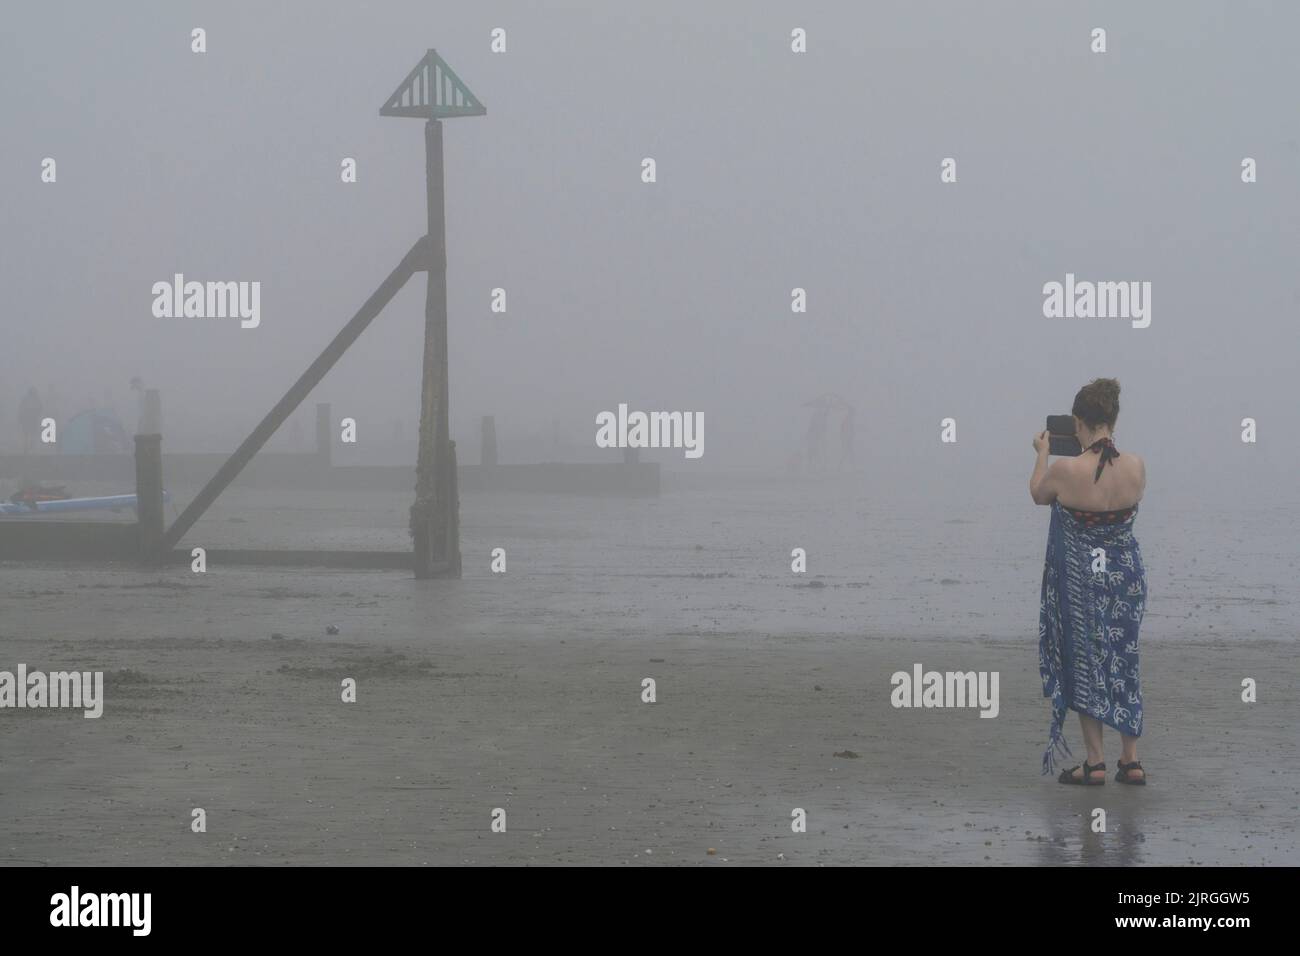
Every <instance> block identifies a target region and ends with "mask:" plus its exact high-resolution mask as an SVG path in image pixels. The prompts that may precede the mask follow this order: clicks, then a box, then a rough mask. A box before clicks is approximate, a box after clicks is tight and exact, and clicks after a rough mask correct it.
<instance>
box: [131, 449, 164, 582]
mask: <svg viewBox="0 0 1300 956" xmlns="http://www.w3.org/2000/svg"><path fill="white" fill-rule="evenodd" d="M135 513H136V526H137V527H138V528H139V531H140V557H141V558H143V559H144V560H145V561H154V560H158V559H160V558H161V557H162V554H161V549H160V544H161V542H162V537H163V481H162V435H136V436H135Z"/></svg>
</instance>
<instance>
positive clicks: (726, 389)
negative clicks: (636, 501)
mask: <svg viewBox="0 0 1300 956" xmlns="http://www.w3.org/2000/svg"><path fill="white" fill-rule="evenodd" d="M3 21H4V28H3V32H2V33H0V121H2V125H0V129H2V130H3V132H2V133H0V141H2V142H3V148H0V208H2V210H3V213H2V215H3V222H4V228H3V230H0V285H2V287H3V290H4V298H3V303H2V304H0V325H2V327H3V340H2V341H3V347H0V448H2V449H12V448H14V446H15V442H16V432H17V429H16V425H15V415H16V407H17V404H18V401H19V399H20V397H21V395H22V393H23V392H24V391H25V390H26V389H27V388H28V386H30V385H35V386H37V387H38V388H39V389H40V390H41V392H42V394H45V393H46V392H47V389H48V387H49V386H53V387H54V390H55V394H56V395H57V396H58V402H59V403H60V404H61V405H62V408H61V409H60V411H61V413H62V414H64V415H67V414H71V413H72V412H74V411H77V410H79V409H81V408H85V407H87V406H88V405H104V404H112V405H115V406H116V407H117V408H118V409H119V411H120V412H121V413H122V417H123V419H124V420H126V421H129V422H130V424H132V425H134V417H133V411H132V410H133V408H134V405H133V403H134V401H135V396H134V394H133V393H132V392H131V390H130V389H129V383H130V380H131V379H132V378H133V377H137V376H138V377H139V378H140V379H141V380H142V381H143V383H144V384H145V385H146V386H148V387H153V388H159V389H161V392H162V396H163V403H164V416H165V421H166V430H165V434H164V448H165V449H169V450H174V451H181V450H185V451H200V450H201V451H224V450H228V449H233V447H234V446H235V445H236V444H237V443H238V442H239V440H240V439H242V438H243V436H244V435H245V434H247V432H248V431H249V430H250V429H251V428H252V427H253V426H254V425H255V424H256V423H257V421H258V420H259V419H260V418H261V417H262V415H263V414H265V412H266V411H267V410H268V409H269V408H270V406H271V405H272V404H273V403H274V402H275V401H276V400H277V399H278V398H279V397H280V396H281V395H282V394H283V393H284V391H285V390H286V389H287V388H288V387H289V385H290V384H292V382H293V381H294V380H295V379H296V378H297V377H298V375H299V374H300V373H301V372H302V371H303V370H304V369H305V368H306V367H307V365H308V364H309V363H310V362H311V360H312V359H313V358H315V356H316V355H317V354H318V352H319V351H320V349H321V348H322V347H323V346H324V345H325V343H327V342H328V341H329V339H330V338H331V337H332V336H333V335H334V334H335V332H337V331H338V329H339V328H341V327H342V326H343V324H344V323H345V322H346V321H347V320H348V319H349V318H350V317H351V316H352V314H353V313H354V312H355V311H356V309H357V308H358V307H359V306H360V305H361V303H362V302H364V301H365V299H366V298H367V297H368V296H369V295H370V294H371V292H372V291H373V290H374V289H375V287H376V286H377V285H378V284H379V283H380V282H381V281H382V280H383V279H384V277H385V276H387V275H388V273H389V272H390V271H391V270H392V269H393V267H394V266H395V265H396V264H397V262H398V261H399V260H400V259H401V257H402V256H403V255H404V254H405V252H406V251H407V249H408V248H410V246H411V244H412V243H413V242H414V241H415V240H416V239H417V238H418V237H419V236H421V235H422V234H423V233H424V231H425V183H424V168H423V164H424V149H423V146H424V143H423V134H422V122H421V121H418V120H415V119H403V118H390V117H381V116H380V115H379V108H380V106H381V105H382V104H383V103H384V102H385V100H386V99H387V98H388V96H389V95H390V94H391V93H392V92H393V91H394V90H395V89H396V88H397V87H398V85H399V84H400V83H401V81H402V79H403V78H404V77H405V76H406V74H407V73H408V71H410V70H411V68H412V67H413V66H415V64H416V62H417V61H418V60H419V59H420V58H421V56H423V54H424V53H425V50H426V48H428V47H435V48H437V50H438V52H439V53H440V54H441V55H442V56H443V57H444V58H445V59H446V60H447V62H448V63H450V64H451V66H452V67H453V68H454V69H455V71H456V72H457V73H458V74H459V76H460V77H461V79H462V80H463V81H464V82H465V84H466V85H467V86H468V87H469V89H471V90H472V91H473V92H474V94H475V95H476V96H477V97H478V98H479V99H480V100H481V101H482V102H483V103H484V105H485V106H486V108H487V115H486V116H482V117H466V118H455V119H448V120H446V121H444V137H445V154H446V168H445V178H446V195H447V202H446V223H447V259H448V306H449V316H450V351H451V418H452V437H453V438H456V439H457V440H458V441H459V442H460V444H461V447H462V449H463V451H462V460H463V461H471V460H476V456H477V448H478V422H479V419H480V417H481V416H483V415H495V416H496V421H497V428H498V432H499V435H500V439H501V457H502V460H503V461H520V460H538V459H541V458H544V457H547V456H548V455H551V456H554V457H563V456H566V455H567V456H573V457H577V456H581V457H585V458H587V459H589V460H590V459H594V458H597V457H600V456H601V455H604V456H610V457H611V458H614V457H616V456H617V455H618V452H617V451H605V452H598V451H597V449H596V448H595V433H596V425H595V419H596V415H597V414H598V413H599V412H601V411H604V410H612V409H617V407H618V405H619V403H627V404H628V405H629V406H630V407H631V408H633V409H641V410H645V411H654V410H665V411H672V410H678V411H691V412H698V413H702V414H703V416H704V420H705V423H706V425H705V432H704V454H703V456H702V457H701V458H699V459H697V460H688V459H687V458H686V457H685V456H684V455H683V454H682V452H681V451H680V450H672V451H656V452H651V453H649V454H648V455H647V457H648V458H650V459H652V460H656V461H660V462H662V463H663V465H664V467H665V468H667V469H671V470H672V471H674V472H682V471H686V472H690V471H695V472H702V473H708V472H721V471H729V470H742V469H743V470H750V471H758V472H763V471H766V472H770V473H771V474H773V475H779V474H782V473H783V472H784V471H785V469H786V465H787V462H788V460H789V459H790V458H791V456H792V455H795V454H797V453H798V451H799V449H800V446H801V442H802V441H803V437H804V433H805V431H806V429H807V427H808V421H809V415H810V410H809V408H808V406H807V405H806V404H805V403H807V402H809V401H810V400H812V399H814V398H815V397H817V396H818V395H822V394H824V393H827V392H833V393H836V394H838V395H839V396H842V397H843V399H844V400H845V401H847V402H848V403H851V404H852V405H853V406H854V407H855V409H856V446H857V447H856V463H857V468H858V470H859V472H860V473H861V475H862V479H861V480H862V482H863V488H864V489H867V490H870V492H871V493H872V494H878V495H879V496H880V498H881V500H882V502H887V501H889V500H893V499H899V498H904V497H905V498H908V499H915V498H916V497H917V496H940V497H942V496H949V495H957V496H965V495H967V494H971V493H975V494H978V495H981V496H984V497H989V496H991V497H994V498H1001V497H1004V496H1007V497H1009V496H1015V497H1017V498H1023V499H1024V500H1025V503H1026V504H1028V496H1027V491H1026V482H1027V479H1028V475H1029V471H1030V468H1031V466H1032V463H1033V451H1032V450H1031V448H1030V440H1031V438H1032V436H1033V434H1034V432H1036V431H1037V430H1039V429H1041V428H1042V427H1043V418H1044V416H1046V415H1047V414H1051V413H1066V412H1068V411H1069V410H1070V403H1071V400H1072V398H1073V396H1074V393H1075V391H1076V390H1077V389H1078V388H1079V387H1080V386H1081V385H1083V384H1084V383H1086V382H1087V381H1089V380H1090V379H1092V378H1094V377H1097V376H1115V377H1117V378H1118V379H1119V380H1120V382H1121V384H1122V386H1123V394H1122V396H1121V405H1122V411H1121V415H1120V419H1119V424H1118V428H1117V430H1116V440H1117V444H1118V446H1119V447H1120V449H1121V450H1124V449H1126V448H1130V449H1133V450H1135V451H1137V452H1139V453H1141V454H1143V455H1144V456H1145V457H1146V458H1147V463H1148V472H1149V475H1150V486H1149V490H1148V496H1149V497H1150V496H1151V495H1153V494H1156V493H1159V494H1160V495H1163V496H1165V500H1167V501H1171V502H1172V501H1178V502H1179V503H1181V504H1183V505H1186V506H1195V505H1196V504H1197V502H1201V501H1206V502H1213V501H1216V500H1224V499H1225V498H1227V499H1232V500H1234V501H1237V502H1239V503H1250V502H1252V501H1256V502H1258V503H1259V504H1260V505H1261V506H1266V505H1268V504H1269V503H1271V502H1273V501H1276V500H1278V499H1286V500H1290V501H1295V500H1296V499H1297V497H1300V493H1298V492H1297V491H1296V482H1295V475H1296V474H1297V470H1298V468H1300V454H1298V453H1297V451H1296V446H1295V442H1294V422H1293V418H1294V416H1295V414H1296V411H1297V406H1298V404H1300V403H1297V401H1296V387H1297V386H1296V380H1297V375H1296V372H1297V367H1298V365H1300V362H1298V352H1300V346H1298V337H1297V334H1296V321H1297V312H1298V311H1300V291H1298V290H1300V272H1298V271H1297V268H1296V263H1297V252H1300V225H1298V224H1300V216H1298V214H1300V187H1298V186H1297V178H1298V177H1300V127H1297V120H1296V108H1295V95H1296V90H1297V89H1300V59H1298V58H1297V57H1296V54H1295V38H1296V36H1297V35H1298V31H1300V7H1297V6H1296V5H1294V4H1290V3H1258V4H1232V5H1228V4H1223V3H1202V2H1195V3H1191V2H1166V3H1149V4H1132V3H1112V4H1088V5H1086V8H1085V6H1084V5H1069V6H1065V5H1059V4H1040V3H1031V2H1020V3H1002V4H968V3H913V2H895V3H872V4H861V3H816V4H795V3H790V4H754V3H715V2H710V3H687V2H680V3H670V2H656V3H653V4H650V3H637V4H631V3H620V4H612V3H601V2H591V3H563V4H546V5H541V4H523V3H501V4H489V3H474V4H464V3H455V4H452V3H429V2H386V3H373V4H349V5H346V6H339V5H329V6H328V7H326V6H324V5H320V4H316V3H308V2H293V3H273V4H268V3H251V2H244V3H235V4H226V3H221V4H216V3H201V4H185V3H172V2H154V3H130V4H102V5H100V4H95V5H92V4H12V5H9V6H7V7H6V8H5V10H4V13H3ZM1261 22H1266V23H1267V24H1268V25H1267V26H1266V27H1262V26H1261ZM196 27H201V28H203V29H204V30H205V31H206V41H207V51H206V52H205V53H201V54H199V53H194V52H192V50H191V31H192V30H193V29H194V28H196ZM1096 27H1102V28H1105V30H1106V31H1107V45H1108V49H1107V52H1105V53H1104V54H1099V53H1094V52H1093V51H1092V50H1091V49H1090V44H1091V41H1090V34H1091V31H1092V30H1093V29H1094V28H1096ZM494 28H501V29H503V30H504V31H505V37H506V44H507V49H506V52H504V53H494V52H492V50H491V47H490V42H491V31H492V30H493V29H494ZM794 28H803V29H805V30H806V31H807V52H806V53H803V54H796V53H793V52H792V51H791V31H792V30H793V29H794ZM47 157H48V158H53V159H54V160H55V161H56V163H57V180H56V181H55V182H54V183H48V182H43V181H42V175H41V174H42V161H43V160H44V159H46V158H47ZM349 157H350V158H353V159H355V160H356V168H357V182H356V183H344V182H342V180H341V176H340V168H341V163H342V162H343V160H344V159H345V158H349ZM647 157H650V158H653V159H654V160H655V163H656V174H657V181H656V182H654V183H652V184H647V183H644V182H643V181H642V161H643V159H645V158H647ZM949 157H951V158H954V159H955V160H956V170H957V181H956V182H955V183H944V182H941V179H940V173H941V163H942V161H943V160H944V159H945V158H949ZM1246 157H1250V158H1253V159H1254V160H1255V161H1256V164H1257V169H1258V181H1257V182H1254V183H1244V182H1243V181H1242V165H1241V164H1242V161H1243V159H1244V158H1246ZM176 273H182V274H184V276H185V277H186V279H187V280H189V279H192V280H198V281H215V280H220V281H259V282H260V283H261V303H260V306H261V310H260V324H259V325H258V327H256V328H241V327H240V322H239V321H238V319H232V318H158V317H156V316H155V315H154V314H153V312H152V310H151V307H152V304H153V301H154V296H153V294H152V292H151V288H152V286H153V284H154V283H155V282H160V281H162V282H170V281H171V280H172V277H173V275H174V274H176ZM1067 273H1072V274H1074V275H1075V276H1077V277H1078V279H1079V280H1091V281H1139V282H1150V283H1151V303H1150V304H1151V315H1150V319H1151V322H1150V325H1149V327H1147V328H1134V327H1133V325H1132V323H1130V322H1129V321H1127V320H1125V319H1115V318H1068V319H1067V318H1047V317H1045V316H1044V313H1043V302H1044V294H1043V286H1044V284H1045V283H1048V282H1052V281H1057V282H1063V281H1064V280H1065V277H1066V274H1067ZM424 284H425V283H424V277H423V275H417V276H416V277H415V279H413V280H412V281H411V282H410V283H409V284H408V285H407V287H406V288H405V289H404V290H403V292H402V293H401V294H400V295H399V296H398V297H397V298H396V299H395V300H394V301H393V303H392V304H391V305H390V306H389V307H388V308H387V309H386V310H385V311H384V312H383V314H381V315H380V316H379V318H378V319H377V320H376V321H375V322H374V324H373V325H372V326H371V327H370V328H369V329H368V330H367V331H366V332H365V333H364V334H363V335H362V336H361V338H360V339H359V340H358V342H357V343H356V345H355V346H354V347H353V348H352V349H351V350H350V351H349V352H348V353H347V355H345V356H344V358H343V359H342V361H341V362H340V363H339V364H338V366H337V367H336V368H335V369H334V370H333V371H332V372H331V373H330V374H329V375H328V376H327V377H326V379H325V380H324V382H323V383H322V384H321V385H320V386H319V387H318V388H317V389H316V390H315V392H314V393H313V394H312V396H311V397H310V398H309V399H308V401H307V402H306V403H304V405H303V407H302V408H301V409H300V410H299V411H298V412H297V413H296V416H295V417H296V418H297V419H298V421H299V425H298V427H299V428H300V430H301V434H302V435H305V436H306V439H305V440H306V441H310V440H311V435H312V431H313V422H312V414H313V412H312V405H313V403H314V402H316V401H329V402H331V403H332V405H333V408H334V411H335V415H336V417H339V416H342V415H349V416H352V417H354V418H355V419H356V420H357V422H358V432H359V436H360V441H359V444H358V451H357V453H358V455H360V456H361V458H362V459H364V457H365V456H366V455H367V454H369V453H370V452H368V451H367V449H368V447H369V448H376V449H377V448H378V447H379V444H380V439H382V440H383V442H385V443H390V444H391V443H392V441H393V440H394V437H395V436H399V438H400V441H404V442H405V444H406V446H409V459H410V460H413V459H414V453H415V442H416V425H417V421H418V397H419V388H420V355H421V347H422V340H423V324H424V317H423V307H424ZM796 287H798V288H803V289H805V290H806V293H807V311H806V312H805V313H797V312H793V311H792V309H791V290H792V289H794V288H796ZM494 288H503V289H505V290H506V294H507V311H506V312H505V313H504V314H494V313H493V312H492V311H491V309H490V306H491V294H492V290H493V289H494ZM947 417H952V418H955V419H956V421H957V438H958V441H957V443H956V444H955V445H950V444H943V443H941V442H940V422H941V420H943V419H944V418H947ZM1245 418H1254V419H1256V421H1257V423H1258V434H1259V440H1258V442H1257V443H1255V444H1245V443H1243V442H1242V441H1241V423H1242V420H1243V419H1245ZM288 427H289V426H286V428H285V429H282V433H284V432H286V430H287V428H288ZM399 429H400V432H399V431H398V430H399ZM557 437H558V439H559V441H558V442H557V441H556V439H557ZM368 438H373V439H374V442H373V443H372V444H371V445H369V446H368V445H367V439H368ZM284 440H285V435H284V434H282V435H280V436H277V441H284ZM388 453H389V452H388V451H386V452H385V454H388ZM376 454H377V452H376Z"/></svg>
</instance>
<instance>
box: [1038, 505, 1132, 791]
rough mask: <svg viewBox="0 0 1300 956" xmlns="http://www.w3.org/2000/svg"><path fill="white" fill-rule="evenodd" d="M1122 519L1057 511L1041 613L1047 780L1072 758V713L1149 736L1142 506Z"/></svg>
mask: <svg viewBox="0 0 1300 956" xmlns="http://www.w3.org/2000/svg"><path fill="white" fill-rule="evenodd" d="M1119 514H1121V515H1123V517H1122V519H1121V520H1119V521H1116V522H1114V523H1104V522H1102V521H1098V520H1096V518H1097V516H1095V515H1094V514H1092V513H1091V512H1074V511H1072V510H1071V509H1069V508H1066V507H1064V506H1062V505H1061V503H1060V502H1059V501H1058V502H1055V503H1053V505H1052V524H1051V528H1050V529H1049V531H1048V533H1047V560H1046V562H1045V565H1044V567H1043V589H1042V598H1041V602H1040V605H1039V611H1038V670H1039V673H1040V674H1041V676H1042V678H1043V696H1044V697H1050V698H1052V730H1051V736H1050V737H1049V739H1048V742H1047V752H1046V753H1044V754H1043V773H1051V772H1052V768H1053V764H1054V758H1055V757H1056V756H1066V755H1069V753H1070V748H1069V746H1068V745H1067V744H1066V742H1065V735H1064V728H1065V715H1066V711H1067V710H1077V711H1079V712H1080V713H1082V714H1087V715H1088V716H1089V717H1095V718H1097V719H1098V720H1100V721H1101V722H1102V723H1104V724H1106V725H1107V726H1109V727H1114V728H1115V729H1116V730H1118V731H1120V732H1122V733H1125V734H1128V735H1129V736H1130V737H1140V736H1141V735H1142V684H1141V680H1140V679H1139V677H1138V628H1139V627H1140V626H1141V624H1142V614H1143V612H1144V611H1145V605H1146V595H1147V581H1146V571H1145V570H1144V569H1143V567H1142V552H1141V550H1140V549H1139V548H1138V543H1137V539H1136V538H1134V537H1133V519H1134V518H1135V517H1136V516H1137V507H1136V506H1134V507H1133V508H1131V509H1125V512H1121V513H1119ZM1106 517H1112V515H1107V516H1106ZM1098 548H1100V549H1101V550H1102V552H1104V554H1105V565H1104V567H1105V571H1102V570H1101V567H1102V565H1101V562H1100V560H1099V559H1100V557H1101V556H1100V555H1094V553H1093V552H1094V550H1095V549H1098ZM1094 567H1096V568H1097V570H1093V568H1094Z"/></svg>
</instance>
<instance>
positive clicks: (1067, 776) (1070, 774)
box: [1056, 760, 1132, 787]
mask: <svg viewBox="0 0 1300 956" xmlns="http://www.w3.org/2000/svg"><path fill="white" fill-rule="evenodd" d="M1129 766H1130V767H1131V766H1132V764H1129ZM1078 769H1079V768H1078V767H1077V766H1075V767H1071V768H1070V769H1069V770H1062V771H1061V775H1060V776H1059V777H1057V778H1056V779H1057V782H1058V783H1067V784H1073V785H1074V786H1076V787H1100V786H1101V785H1102V784H1104V783H1105V782H1106V778H1105V777H1102V778H1101V779H1100V780H1093V779H1092V775H1093V773H1094V771H1097V770H1105V769H1106V764H1105V762H1102V763H1099V764H1095V765H1090V764H1089V763H1088V761H1086V760H1085V761H1084V762H1083V776H1081V777H1078V778H1076V777H1075V776H1074V772H1075V771H1076V770H1078Z"/></svg>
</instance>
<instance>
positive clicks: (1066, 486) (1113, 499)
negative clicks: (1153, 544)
mask: <svg viewBox="0 0 1300 956" xmlns="http://www.w3.org/2000/svg"><path fill="white" fill-rule="evenodd" d="M1100 460H1101V453H1100V452H1095V451H1085V452H1084V453H1083V454H1082V455H1079V456H1077V457H1075V458H1058V459H1056V461H1054V462H1052V467H1051V478H1052V487H1053V488H1054V489H1055V490H1056V499H1057V500H1058V501H1060V502H1061V504H1062V505H1064V506H1065V507H1067V508H1077V509H1079V510H1081V511H1118V510H1120V509H1122V508H1131V507H1133V506H1134V505H1135V504H1137V503H1138V502H1139V501H1141V500H1142V492H1143V491H1144V490H1146V482H1147V473H1146V464H1145V463H1144V462H1143V461H1142V459H1141V458H1139V457H1138V456H1137V455H1135V454H1133V453H1132V452H1127V451H1121V452H1120V454H1119V457H1118V458H1113V459H1111V460H1110V461H1109V462H1107V464H1106V467H1105V468H1103V469H1102V470H1101V477H1100V478H1097V477H1096V476H1097V465H1098V464H1099V463H1100ZM1094 479H1096V480H1095V481H1094Z"/></svg>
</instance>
